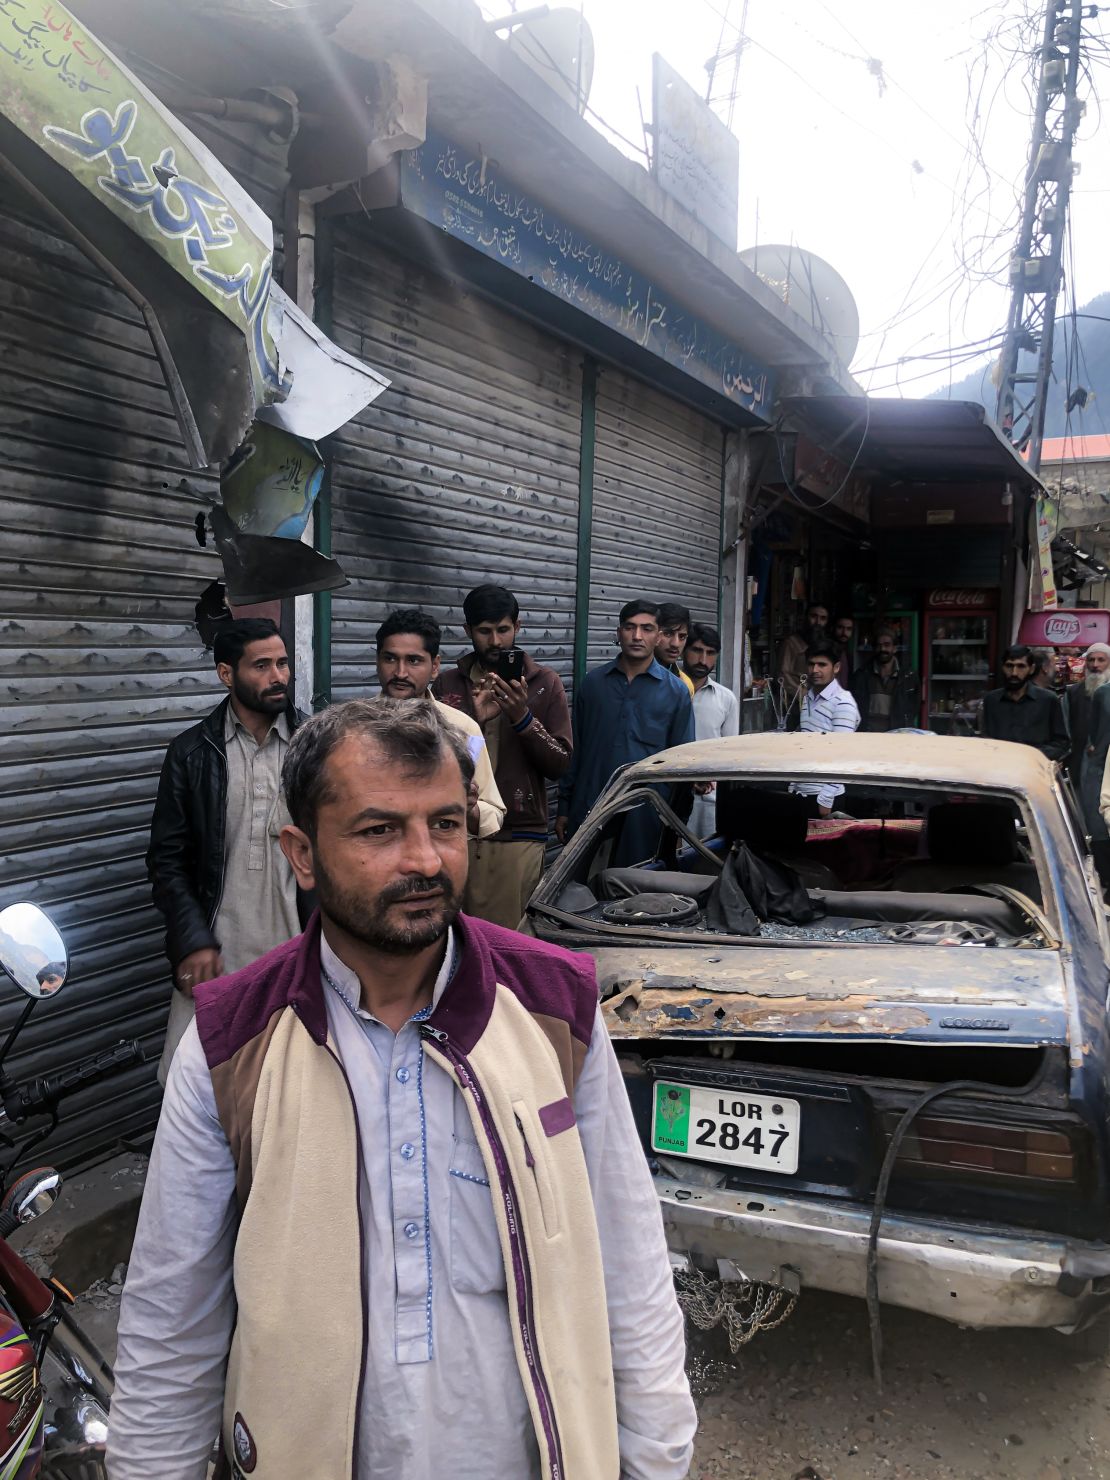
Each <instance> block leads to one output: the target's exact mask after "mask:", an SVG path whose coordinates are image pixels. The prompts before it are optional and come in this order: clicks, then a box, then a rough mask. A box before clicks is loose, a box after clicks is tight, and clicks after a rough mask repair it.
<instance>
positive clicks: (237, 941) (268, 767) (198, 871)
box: [146, 617, 312, 1084]
mask: <svg viewBox="0 0 1110 1480" xmlns="http://www.w3.org/2000/svg"><path fill="white" fill-rule="evenodd" d="M212 657H213V659H214V660H215V664H216V677H217V678H218V679H219V681H220V682H221V683H222V684H223V686H224V688H225V689H226V690H227V695H226V697H225V698H224V700H223V702H222V703H220V704H217V705H216V707H215V709H213V711H212V712H211V714H209V715H208V717H207V718H206V719H203V720H201V722H200V724H197V725H193V726H192V727H191V728H190V729H188V730H185V731H183V732H182V733H181V734H180V735H178V736H176V738H175V739H173V740H172V741H171V742H170V746H169V749H168V750H167V751H166V756H165V760H164V761H163V763H162V773H161V776H160V777H159V781H158V799H157V801H156V802H155V804H154V816H153V818H152V819H151V824H150V847H149V849H148V851H147V856H146V866H147V873H148V874H149V876H150V882H151V885H152V888H153V896H154V903H155V904H156V905H157V907H158V909H159V910H161V912H162V915H163V916H164V918H165V921H166V955H167V956H168V957H169V962H170V967H171V968H172V971H173V986H174V990H173V995H172V997H171V999H170V1016H169V1022H168V1024H167V1027H166V1041H165V1046H164V1048H163V1051H162V1062H161V1065H160V1067H159V1070H158V1078H159V1080H160V1081H161V1083H162V1084H165V1082H166V1075H167V1073H168V1072H169V1066H170V1061H171V1059H172V1058H173V1055H174V1051H175V1050H176V1048H177V1045H178V1042H179V1041H180V1039H181V1035H182V1034H183V1033H184V1031H185V1029H186V1028H187V1027H188V1026H189V1024H190V1023H191V1022H192V1020H193V991H194V989H195V988H196V987H198V986H199V985H200V983H201V982H206V981H211V979H212V978H213V977H215V976H221V975H223V974H224V973H225V972H231V971H237V970H238V969H239V968H240V967H241V966H247V965H249V963H250V962H251V961H256V960H257V959H258V957H259V956H262V955H265V953H266V952H267V951H269V950H271V949H272V948H273V947H274V946H276V945H280V943H281V942H282V941H283V940H289V939H290V937H292V936H294V935H297V934H298V933H299V932H300V929H301V926H302V925H303V924H304V922H305V920H307V919H308V916H309V915H310V914H311V912H312V901H311V900H310V899H308V898H306V896H305V895H303V894H302V893H301V892H300V891H299V890H298V888H297V880H296V878H295V877H294V875H293V870H292V869H291V868H290V866H289V864H288V863H287V862H286V860H285V857H284V855H283V854H282V851H281V845H280V843H279V842H278V836H279V834H280V832H281V829H282V827H283V825H284V824H285V823H286V822H287V821H288V817H287V815H286V813H285V803H284V801H283V800H282V795H281V765H282V761H283V760H284V758H285V752H286V748H287V746H288V744H289V741H290V740H291V739H292V737H293V734H294V732H295V731H296V729H297V726H298V725H299V724H300V723H301V722H302V720H303V719H304V715H303V714H301V712H300V711H299V710H298V709H296V708H295V707H294V705H293V703H292V701H291V699H290V697H289V657H288V655H287V653H286V651H285V643H284V642H283V641H282V639H281V634H280V633H279V632H278V629H277V628H276V627H275V626H274V624H273V622H271V621H268V620H267V619H266V618H264V617H243V618H240V619H239V620H238V621H234V622H225V623H223V624H222V625H221V626H220V629H219V631H218V633H217V635H216V640H215V642H214V643H213V646H212Z"/></svg>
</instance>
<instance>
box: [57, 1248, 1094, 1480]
mask: <svg viewBox="0 0 1110 1480" xmlns="http://www.w3.org/2000/svg"><path fill="white" fill-rule="evenodd" d="M124 1272H125V1271H124V1269H123V1267H119V1268H117V1269H115V1270H113V1271H112V1274H111V1276H110V1277H108V1278H106V1279H104V1280H100V1281H98V1282H97V1283H96V1284H95V1285H93V1286H92V1287H91V1288H90V1289H89V1290H87V1291H85V1292H84V1294H83V1295H81V1297H80V1298H79V1300H78V1310H77V1317H78V1320H80V1321H81V1323H82V1325H83V1326H84V1327H85V1328H86V1330H87V1331H88V1334H89V1335H90V1336H91V1337H92V1338H93V1340H95V1341H96V1342H97V1344H98V1345H99V1346H100V1347H101V1349H102V1350H103V1351H104V1353H105V1355H106V1356H107V1357H108V1358H109V1360H111V1359H112V1358H113V1357H114V1356H115V1326H116V1320H117V1318H118V1314H119V1288H120V1281H121V1279H122V1277H123V1275H124ZM883 1337H884V1342H885V1347H886V1360H885V1374H884V1390H883V1394H882V1397H881V1398H880V1397H878V1396H877V1395H876V1392H875V1387H874V1384H873V1382H872V1379H871V1356H870V1345H869V1341H868V1334H867V1313H866V1309H865V1307H864V1305H863V1303H862V1301H856V1300H848V1299H843V1298H840V1297H837V1296H832V1295H822V1294H819V1293H816V1292H811V1291H806V1292H804V1293H803V1295H802V1297H801V1299H800V1300H799V1302H798V1305H797V1307H796V1308H795V1311H794V1314H793V1315H792V1316H791V1317H790V1318H789V1319H788V1320H787V1321H786V1323H785V1324H784V1325H783V1326H781V1327H780V1328H779V1329H778V1330H776V1331H770V1332H766V1333H761V1334H760V1335H758V1336H757V1337H756V1338H755V1340H754V1341H753V1342H752V1343H751V1344H750V1345H748V1346H746V1347H744V1348H742V1349H741V1351H740V1352H739V1353H738V1354H737V1355H736V1356H735V1357H731V1356H730V1354H729V1351H728V1346H727V1343H726V1342H725V1341H724V1339H723V1338H722V1337H721V1336H720V1334H719V1333H717V1332H711V1333H709V1334H708V1335H704V1334H702V1333H700V1332H694V1333H693V1334H692V1336H691V1341H690V1352H691V1362H690V1369H691V1373H692V1376H693V1378H694V1380H695V1383H704V1381H705V1374H706V1373H707V1372H708V1373H709V1374H710V1377H709V1385H710V1388H711V1390H710V1391H709V1392H707V1393H704V1394H703V1395H701V1396H699V1398H698V1412H699V1419H700V1423H699V1430H698V1440H697V1447H696V1451H695V1457H694V1463H693V1466H692V1468H691V1470H690V1480H1107V1477H1110V1406H1108V1400H1110V1363H1108V1362H1107V1361H1105V1360H1098V1361H1091V1360H1084V1359H1078V1360H1077V1358H1076V1356H1075V1353H1074V1351H1073V1350H1072V1349H1071V1348H1069V1346H1068V1343H1067V1341H1066V1339H1065V1338H1063V1337H1060V1336H1057V1335H1056V1334H1055V1333H1054V1332H1045V1333H1040V1332H1032V1331H1016V1332H997V1331H989V1332H982V1331H961V1330H960V1329H959V1328H958V1327H956V1326H949V1325H947V1324H946V1323H944V1322H942V1321H936V1320H932V1319H930V1318H929V1317H926V1316H919V1315H915V1314H913V1313H911V1312H909V1311H901V1310H893V1309H891V1308H889V1307H884V1308H883Z"/></svg>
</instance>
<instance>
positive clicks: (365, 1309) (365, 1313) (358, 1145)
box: [293, 1008, 370, 1480]
mask: <svg viewBox="0 0 1110 1480" xmlns="http://www.w3.org/2000/svg"><path fill="white" fill-rule="evenodd" d="M293 1012H294V1015H295V1016H296V1017H297V1018H298V1019H299V1018H300V1013H298V1012H297V1009H296V1008H294V1009H293ZM324 1047H325V1049H327V1052H328V1053H329V1054H331V1056H332V1058H333V1059H334V1060H335V1062H336V1064H338V1066H339V1072H340V1074H342V1076H343V1083H344V1084H345V1085H346V1087H347V1094H348V1095H349V1096H350V1099H351V1113H352V1114H353V1115H354V1118H355V1151H356V1158H357V1159H356V1163H355V1164H356V1167H357V1169H358V1181H357V1185H356V1187H355V1207H356V1209H357V1210H358V1282H359V1293H360V1295H361V1297H362V1358H361V1361H360V1363H359V1369H358V1390H357V1393H356V1397H355V1424H354V1433H353V1435H352V1440H351V1480H358V1444H359V1432H360V1430H361V1427H362V1389H363V1386H364V1385H365V1382H366V1347H367V1342H368V1341H369V1329H368V1328H369V1325H370V1292H369V1290H368V1289H367V1276H366V1228H365V1225H364V1223H363V1217H362V1181H363V1176H364V1171H365V1169H364V1167H363V1163H362V1129H361V1127H360V1125H359V1121H358V1105H357V1104H356V1103H355V1093H354V1090H353V1089H352V1088H351V1081H350V1080H349V1079H348V1078H347V1071H346V1069H345V1068H344V1067H343V1061H342V1059H340V1057H339V1055H338V1054H337V1053H335V1051H334V1050H333V1049H332V1048H331V1047H330V1046H329V1045H328V1044H325V1045H324Z"/></svg>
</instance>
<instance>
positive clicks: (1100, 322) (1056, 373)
mask: <svg viewBox="0 0 1110 1480" xmlns="http://www.w3.org/2000/svg"><path fill="white" fill-rule="evenodd" d="M1079 312H1080V314H1081V315H1082V314H1093V315H1096V317H1094V318H1086V319H1085V318H1082V317H1079V318H1077V320H1076V326H1075V327H1076V330H1077V333H1076V339H1077V342H1078V352H1077V351H1076V350H1073V349H1072V324H1071V319H1070V317H1069V316H1064V317H1062V318H1059V319H1057V321H1056V335H1055V343H1054V345H1053V354H1052V369H1053V384H1052V388H1051V390H1050V391H1049V396H1048V413H1047V415H1046V417H1045V429H1044V434H1045V436H1046V437H1062V436H1064V434H1065V431H1070V433H1071V434H1072V436H1078V435H1080V434H1083V433H1087V434H1088V435H1091V434H1106V433H1110V293H1100V294H1099V296H1098V297H1097V298H1092V299H1091V301H1090V303H1087V304H1084V305H1083V307H1082V308H1081V309H1080V310H1079ZM1069 360H1070V361H1071V365H1072V369H1071V374H1070V384H1071V386H1072V388H1073V389H1074V388H1075V387H1076V386H1077V385H1081V386H1085V387H1086V389H1087V390H1088V391H1089V392H1092V393H1093V394H1092V399H1090V400H1089V401H1088V402H1087V406H1086V408H1085V409H1084V410H1083V411H1079V410H1075V411H1073V412H1072V414H1071V417H1070V419H1069V418H1068V417H1067V416H1066V414H1065V411H1064V403H1065V401H1066V399H1067V397H1066V391H1065V387H1066V385H1067V384H1068V370H1067V366H1068V361H1069ZM993 367H994V361H993V360H991V361H987V362H985V363H984V364H983V365H981V366H979V367H978V368H977V369H975V370H973V371H972V372H971V374H970V375H965V376H964V378H963V380H958V381H956V382H955V383H954V384H953V386H952V388H951V390H948V389H947V388H946V389H945V390H943V391H934V392H933V393H932V395H930V396H928V397H927V398H926V399H927V400H931V401H948V400H951V401H979V402H981V403H982V405H984V406H985V407H986V408H987V410H988V411H989V412H990V413H991V415H992V416H993V415H994V408H995V396H996V392H995V388H994V385H993V384H992V382H991V370H992V369H993Z"/></svg>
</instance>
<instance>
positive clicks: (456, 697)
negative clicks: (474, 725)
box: [436, 586, 571, 930]
mask: <svg viewBox="0 0 1110 1480" xmlns="http://www.w3.org/2000/svg"><path fill="white" fill-rule="evenodd" d="M463 617H464V620H465V627H466V635H467V637H469V638H470V641H471V644H472V651H471V652H469V653H466V654H465V655H464V656H463V657H461V658H460V659H459V661H458V663H457V664H456V666H455V667H454V668H452V669H450V670H448V671H446V672H443V673H441V674H440V676H439V679H438V681H437V684H436V695H437V697H438V698H439V699H440V700H441V702H442V703H444V704H449V705H451V706H452V708H454V709H455V710H458V711H461V712H462V713H464V714H467V715H469V716H470V718H471V719H474V720H476V721H477V722H478V724H480V725H481V727H482V733H483V735H484V736H485V741H486V748H487V749H488V751H489V757H490V761H491V762H492V764H493V774H494V778H495V780H496V782H497V789H498V791H499V792H500V793H501V796H502V797H503V798H504V801H505V806H506V812H505V823H504V826H503V827H502V829H501V831H500V832H498V833H496V834H495V835H494V836H492V837H488V838H475V839H472V840H471V844H470V874H469V878H468V881H467V886H466V897H465V900H464V904H463V908H464V909H465V910H466V912H467V914H470V915H477V916H478V918H479V919H482V920H489V921H490V922H491V923H492V924H494V925H504V926H506V927H507V928H508V929H510V930H514V929H515V928H516V927H517V925H519V924H520V921H521V918H522V916H523V914H524V907H525V905H526V904H527V903H528V900H529V898H530V897H531V895H532V892H533V890H534V889H535V887H536V885H537V884H538V883H539V881H540V875H541V874H542V873H543V860H544V851H545V849H546V847H547V834H548V826H547V821H548V807H547V783H548V782H549V781H558V780H559V778H560V777H561V776H562V775H563V773H564V772H565V771H566V769H567V767H568V766H569V765H570V757H571V723H570V706H569V705H568V703H567V696H566V692H565V690H564V689H563V683H562V680H561V679H560V677H559V675H558V674H557V673H556V672H555V670H554V669H553V668H546V667H544V665H543V664H541V663H537V662H536V660H535V659H534V658H533V657H532V655H531V653H526V652H525V651H524V649H523V648H520V647H518V646H517V636H518V634H519V632H520V606H519V604H518V602H517V599H516V597H515V596H514V595H513V593H512V592H511V591H506V590H505V588H504V587H503V586H478V587H476V588H475V590H473V591H471V592H470V593H469V594H468V596H467V597H466V600H465V601H464V602H463Z"/></svg>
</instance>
